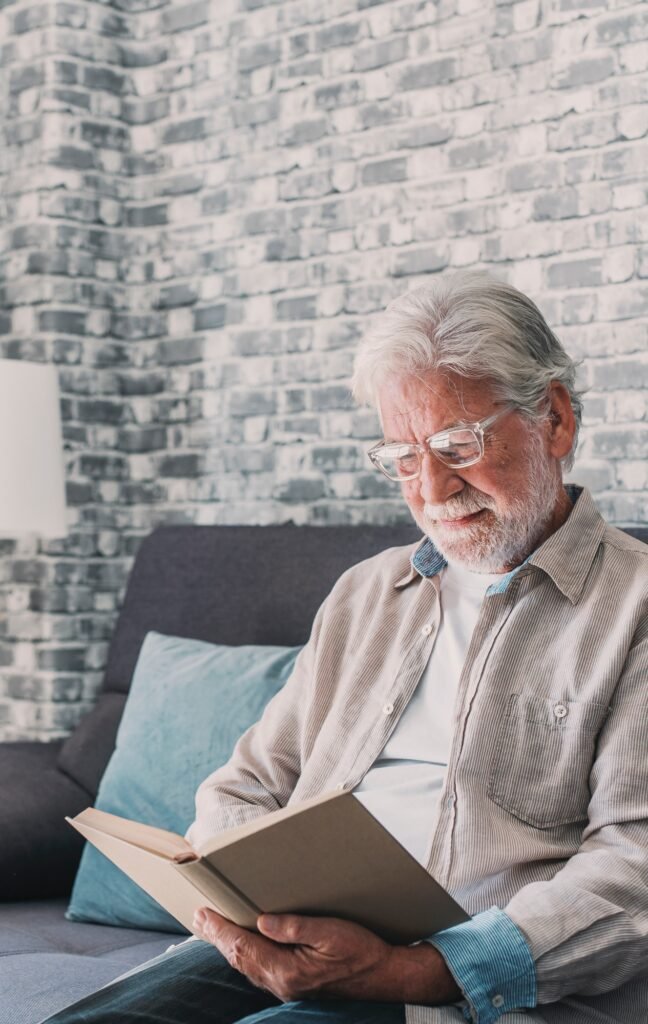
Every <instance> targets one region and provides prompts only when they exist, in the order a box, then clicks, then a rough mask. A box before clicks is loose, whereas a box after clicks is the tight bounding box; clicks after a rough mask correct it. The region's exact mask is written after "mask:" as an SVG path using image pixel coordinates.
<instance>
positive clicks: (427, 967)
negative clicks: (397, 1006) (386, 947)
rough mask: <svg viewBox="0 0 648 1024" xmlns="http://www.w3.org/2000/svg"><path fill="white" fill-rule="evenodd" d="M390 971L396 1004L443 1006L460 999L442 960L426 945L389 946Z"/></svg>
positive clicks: (453, 981) (435, 950)
mask: <svg viewBox="0 0 648 1024" xmlns="http://www.w3.org/2000/svg"><path fill="white" fill-rule="evenodd" d="M391 968H392V969H391V971H390V975H391V977H392V978H393V979H394V983H395V985H396V986H397V987H398V990H399V991H400V998H399V999H398V1001H399V1002H403V1003H409V1004H411V1005H416V1006H443V1005H447V1004H448V1003H456V1002H457V1001H458V1000H460V999H463V995H462V992H461V989H460V988H459V986H458V985H457V983H456V981H455V980H454V978H453V977H452V974H451V973H450V971H449V970H448V966H447V964H446V962H445V960H444V959H443V957H442V956H441V954H440V953H439V951H438V949H435V948H434V946H430V945H429V944H428V943H427V942H422V943H420V944H418V945H416V946H393V947H392V959H391Z"/></svg>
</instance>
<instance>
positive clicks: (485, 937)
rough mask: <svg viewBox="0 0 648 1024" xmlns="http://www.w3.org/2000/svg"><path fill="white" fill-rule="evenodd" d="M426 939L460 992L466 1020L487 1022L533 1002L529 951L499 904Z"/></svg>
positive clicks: (476, 1023) (534, 993)
mask: <svg viewBox="0 0 648 1024" xmlns="http://www.w3.org/2000/svg"><path fill="white" fill-rule="evenodd" d="M427 941H428V942H429V943H430V944H431V945H432V946H434V947H435V948H436V949H438V950H439V953H440V954H441V956H442V957H443V959H444V960H445V962H446V964H447V965H448V969H449V970H450V973H451V974H452V976H453V977H454V979H455V981H456V982H457V984H458V986H459V988H460V989H461V991H462V992H463V994H464V996H465V999H466V1002H467V1006H466V1007H465V1008H464V1016H465V1017H466V1019H467V1020H470V1021H473V1022H474V1024H492V1022H493V1021H496V1020H498V1018H499V1017H501V1016H502V1014H503V1013H509V1012H510V1011H511V1010H520V1009H524V1008H526V1007H532V1006H535V1005H536V1003H537V987H536V972H535V964H534V962H533V957H532V956H531V950H530V949H529V947H528V945H527V942H526V940H525V938H524V936H523V934H522V932H521V931H520V929H519V928H518V927H517V925H515V924H513V921H511V918H510V917H509V916H508V915H507V914H505V913H504V911H503V910H500V909H499V908H498V907H491V909H490V910H485V911H483V913H481V914H476V915H475V917H473V918H472V919H471V920H470V921H466V922H464V924H458V925H455V927H454V928H446V929H445V931H442V932H437V934H436V935H434V936H432V937H431V938H429V939H428V940H427Z"/></svg>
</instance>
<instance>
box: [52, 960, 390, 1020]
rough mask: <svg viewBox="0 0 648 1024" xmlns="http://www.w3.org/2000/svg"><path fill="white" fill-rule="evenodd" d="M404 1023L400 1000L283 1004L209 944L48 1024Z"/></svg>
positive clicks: (146, 969)
mask: <svg viewBox="0 0 648 1024" xmlns="http://www.w3.org/2000/svg"><path fill="white" fill-rule="evenodd" d="M235 1021H238V1022H241V1021H244V1022H245V1024H264V1022H268V1024H284V1022H285V1024H324V1022H326V1024H404V1021H405V1008H404V1006H403V1004H402V1003H368V1002H355V1001H347V1000H344V1001H342V1000H299V1001H297V1002H293V1003H281V1002H279V1000H278V999H277V998H276V997H275V996H273V995H271V994H270V993H269V992H264V991H263V990H262V989H258V988H255V986H254V985H252V983H251V982H249V981H248V980H247V978H246V977H245V976H244V975H242V974H240V973H239V972H238V971H236V970H234V968H233V967H230V965H229V964H228V963H227V961H226V960H225V958H224V957H223V956H222V955H221V954H220V953H219V951H218V950H217V949H216V948H215V947H214V946H212V945H210V944H209V943H207V942H202V941H193V942H185V943H182V944H181V945H180V946H177V947H176V948H175V950H173V952H169V953H166V954H164V955H163V956H161V957H157V958H156V959H155V960H152V961H150V962H149V964H147V965H145V966H143V967H142V968H138V969H136V970H134V971H131V972H130V973H129V974H126V975H123V976H122V977H121V978H117V980H116V981H113V982H111V983H110V984H109V985H106V986H105V987H104V988H102V989H99V991H98V992H94V993H93V994H92V995H89V996H86V997H85V998H84V999H81V1000H80V1001H79V1002H77V1003H75V1004H74V1005H73V1006H68V1007H67V1008H66V1009H64V1010H60V1011H59V1012H58V1013H55V1014H54V1016H53V1017H48V1019H47V1022H43V1024H230V1022H232V1024H233V1022H235Z"/></svg>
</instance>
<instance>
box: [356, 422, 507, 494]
mask: <svg viewBox="0 0 648 1024" xmlns="http://www.w3.org/2000/svg"><path fill="white" fill-rule="evenodd" d="M513 408H514V406H513V405H507V406H506V407H505V408H504V409H500V410H499V411H498V412H496V413H493V415H492V416H489V417H488V418H487V419H485V420H480V421H479V422H477V423H466V424H463V425H461V426H456V427H449V428H448V429H447V430H441V431H439V433H438V434H432V437H428V438H426V440H425V441H424V442H423V444H410V443H407V442H405V441H393V442H389V443H387V442H385V441H379V443H378V444H375V445H374V446H373V448H370V449H369V451H368V452H367V455H368V456H369V458H370V459H371V461H372V462H373V464H374V466H375V467H376V469H379V470H380V472H381V473H384V474H385V476H386V477H388V478H389V479H390V480H396V481H398V482H400V481H401V480H415V479H416V478H417V476H420V473H421V467H422V465H423V456H424V455H427V454H428V453H429V452H431V453H432V455H435V456H436V457H437V459H439V460H440V461H441V462H443V464H444V465H445V466H449V467H450V469H463V468H464V467H465V466H473V465H474V464H475V463H476V462H479V460H480V459H481V458H482V457H483V455H484V434H485V433H486V431H487V430H488V429H489V428H490V427H492V425H493V424H494V423H496V422H497V420H499V419H500V418H501V417H502V416H504V415H505V413H507V412H510V411H511V410H512V409H513Z"/></svg>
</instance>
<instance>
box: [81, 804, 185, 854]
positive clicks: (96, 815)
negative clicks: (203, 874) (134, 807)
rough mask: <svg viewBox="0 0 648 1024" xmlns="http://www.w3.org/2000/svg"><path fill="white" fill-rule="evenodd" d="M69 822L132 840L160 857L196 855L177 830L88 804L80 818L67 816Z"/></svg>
mask: <svg viewBox="0 0 648 1024" xmlns="http://www.w3.org/2000/svg"><path fill="white" fill-rule="evenodd" d="M66 821H69V822H70V824H71V825H74V824H75V823H77V822H78V823H79V824H81V825H87V826H89V827H90V828H93V829H96V830H97V831H99V832H104V833H105V834H106V835H109V836H114V838H115V839H121V840H123V841H124V842H126V843H131V844H132V845H133V846H137V847H139V848H140V849H141V850H148V851H149V852H150V853H156V854H157V855H158V856H159V857H165V858H166V859H167V860H173V859H174V858H175V857H178V856H183V857H184V856H185V855H186V856H189V855H191V856H195V854H194V851H193V850H192V848H191V846H190V845H189V843H188V842H187V840H186V839H184V838H183V836H179V835H177V834H176V833H175V832H167V830H166V829H163V828H155V827H154V826H153V825H142V824H140V823H139V822H137V821H129V819H128V818H120V817H119V815H117V814H109V813H108V811H99V810H97V808H96V807H88V808H87V810H85V811H82V812H81V814H77V816H76V818H67V819H66Z"/></svg>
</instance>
